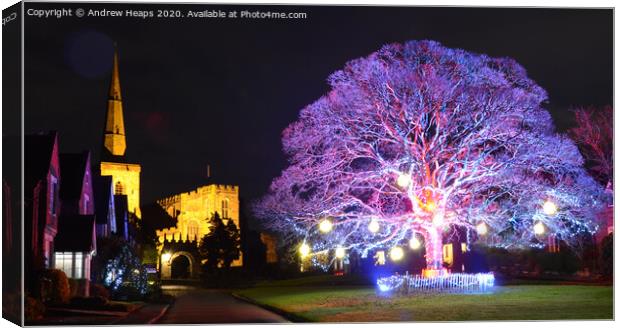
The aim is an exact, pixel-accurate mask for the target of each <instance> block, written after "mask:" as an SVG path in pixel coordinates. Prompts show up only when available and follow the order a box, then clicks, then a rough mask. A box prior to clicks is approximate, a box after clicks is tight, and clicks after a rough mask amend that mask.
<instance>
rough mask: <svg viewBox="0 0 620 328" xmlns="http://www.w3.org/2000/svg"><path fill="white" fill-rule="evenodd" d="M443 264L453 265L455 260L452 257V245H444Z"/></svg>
mask: <svg viewBox="0 0 620 328" xmlns="http://www.w3.org/2000/svg"><path fill="white" fill-rule="evenodd" d="M443 262H444V263H446V264H447V265H452V262H454V258H453V256H452V244H445V245H443Z"/></svg>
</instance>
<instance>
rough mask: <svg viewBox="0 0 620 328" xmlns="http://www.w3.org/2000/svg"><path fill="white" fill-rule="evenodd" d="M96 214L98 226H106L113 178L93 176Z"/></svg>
mask: <svg viewBox="0 0 620 328" xmlns="http://www.w3.org/2000/svg"><path fill="white" fill-rule="evenodd" d="M93 186H94V190H93V193H94V196H95V213H96V214H97V224H106V223H108V222H107V218H108V214H109V213H108V211H109V209H110V208H109V204H110V197H112V196H113V195H112V176H109V175H106V176H100V175H94V176H93Z"/></svg>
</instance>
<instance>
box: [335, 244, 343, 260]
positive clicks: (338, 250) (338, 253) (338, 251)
mask: <svg viewBox="0 0 620 328" xmlns="http://www.w3.org/2000/svg"><path fill="white" fill-rule="evenodd" d="M344 254H345V251H344V248H342V247H338V248H336V258H338V259H341V258H343V257H344Z"/></svg>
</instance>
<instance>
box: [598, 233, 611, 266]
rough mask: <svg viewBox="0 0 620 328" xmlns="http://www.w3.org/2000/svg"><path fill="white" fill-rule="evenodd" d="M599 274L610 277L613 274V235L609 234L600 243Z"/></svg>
mask: <svg viewBox="0 0 620 328" xmlns="http://www.w3.org/2000/svg"><path fill="white" fill-rule="evenodd" d="M600 260H601V274H602V275H603V276H605V277H612V276H613V273H614V234H613V233H610V234H609V235H607V237H605V238H603V241H602V242H601V259H600Z"/></svg>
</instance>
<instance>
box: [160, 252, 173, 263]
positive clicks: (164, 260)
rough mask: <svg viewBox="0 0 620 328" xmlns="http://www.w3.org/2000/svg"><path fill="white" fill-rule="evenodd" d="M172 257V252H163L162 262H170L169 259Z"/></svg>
mask: <svg viewBox="0 0 620 328" xmlns="http://www.w3.org/2000/svg"><path fill="white" fill-rule="evenodd" d="M171 257H172V254H170V253H164V254H161V261H162V262H168V261H170V258H171Z"/></svg>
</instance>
